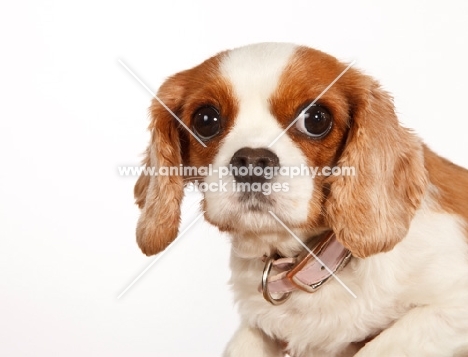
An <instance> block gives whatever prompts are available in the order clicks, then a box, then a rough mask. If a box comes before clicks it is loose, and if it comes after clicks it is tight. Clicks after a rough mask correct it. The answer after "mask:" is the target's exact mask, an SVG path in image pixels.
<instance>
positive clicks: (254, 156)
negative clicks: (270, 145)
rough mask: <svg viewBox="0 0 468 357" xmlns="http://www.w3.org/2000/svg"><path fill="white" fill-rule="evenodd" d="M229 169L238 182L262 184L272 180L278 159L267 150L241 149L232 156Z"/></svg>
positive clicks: (277, 165)
mask: <svg viewBox="0 0 468 357" xmlns="http://www.w3.org/2000/svg"><path fill="white" fill-rule="evenodd" d="M230 167H231V173H232V175H233V176H234V178H235V179H236V181H238V182H250V183H254V182H258V183H263V182H266V181H269V180H270V179H271V178H272V173H274V170H275V167H276V168H277V167H279V159H278V156H276V154H275V153H274V152H272V151H270V150H268V149H264V148H258V149H253V148H242V149H240V150H237V151H236V152H235V154H234V155H233V156H232V158H231V162H230ZM265 176H266V177H265Z"/></svg>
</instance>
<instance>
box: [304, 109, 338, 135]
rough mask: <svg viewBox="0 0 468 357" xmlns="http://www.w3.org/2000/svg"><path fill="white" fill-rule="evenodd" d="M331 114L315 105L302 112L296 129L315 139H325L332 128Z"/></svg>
mask: <svg viewBox="0 0 468 357" xmlns="http://www.w3.org/2000/svg"><path fill="white" fill-rule="evenodd" d="M332 123H333V121H332V116H331V114H330V112H329V111H328V110H327V109H326V108H325V107H322V106H320V105H313V106H311V107H310V108H309V109H307V110H302V111H301V113H300V114H299V119H298V121H297V122H296V128H297V129H298V130H300V131H301V132H303V133H304V134H307V135H308V136H310V137H313V138H323V137H324V136H325V135H327V134H328V133H329V132H330V129H331V127H332Z"/></svg>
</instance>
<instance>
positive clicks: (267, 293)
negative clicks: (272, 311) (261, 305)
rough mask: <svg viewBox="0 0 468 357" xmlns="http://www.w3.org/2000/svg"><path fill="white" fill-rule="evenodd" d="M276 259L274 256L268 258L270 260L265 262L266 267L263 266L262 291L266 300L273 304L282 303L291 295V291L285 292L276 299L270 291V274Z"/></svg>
mask: <svg viewBox="0 0 468 357" xmlns="http://www.w3.org/2000/svg"><path fill="white" fill-rule="evenodd" d="M274 260H275V259H274V258H273V257H270V258H268V260H267V261H266V263H265V267H264V268H263V274H262V293H263V297H264V299H265V300H266V301H268V302H269V303H270V304H272V305H281V304H282V303H284V302H285V301H286V300H287V299H288V298H289V296H290V295H291V292H288V293H284V294H283V295H282V296H281V297H280V298H278V299H275V298H274V297H273V296H271V294H270V291H269V290H268V276H269V275H270V271H271V267H272V266H273V261H274Z"/></svg>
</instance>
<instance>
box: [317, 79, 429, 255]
mask: <svg viewBox="0 0 468 357" xmlns="http://www.w3.org/2000/svg"><path fill="white" fill-rule="evenodd" d="M357 78H361V79H360V80H356V84H357V85H356V86H355V88H354V90H353V91H352V92H350V98H351V100H350V102H351V106H352V113H351V118H350V129H349V132H348V137H347V141H346V143H345V147H344V150H343V152H342V154H341V156H340V158H339V161H338V165H339V166H341V168H342V175H341V176H337V177H332V178H331V179H332V181H331V185H330V194H329V197H328V200H327V203H326V213H327V214H326V216H327V219H328V221H329V224H330V226H331V227H332V229H333V230H334V231H335V234H336V236H337V238H338V240H339V241H340V242H341V243H342V244H343V245H344V246H345V247H346V248H348V249H349V250H350V251H351V252H352V254H353V255H354V256H356V257H361V258H364V257H367V256H370V255H372V254H376V253H379V252H385V251H389V250H391V249H392V248H393V247H394V246H395V245H396V244H397V243H398V242H399V241H401V240H402V239H403V238H404V237H405V235H406V234H407V232H408V228H409V225H410V222H411V219H412V218H413V216H414V213H415V210H416V209H417V208H418V207H419V205H420V203H421V200H422V197H423V195H424V192H425V189H426V182H427V179H426V170H425V168H424V158H423V149H422V144H421V142H420V141H419V139H418V138H417V137H416V136H415V135H413V134H412V133H411V132H410V131H409V130H407V129H405V128H403V127H401V126H400V125H399V123H398V119H397V117H396V114H395V109H394V105H393V100H392V98H391V97H390V96H389V95H388V94H387V93H386V92H385V91H383V90H382V89H381V88H380V86H379V85H378V83H376V82H375V81H373V80H372V79H370V78H368V77H365V76H363V75H361V74H359V75H357ZM359 81H360V82H361V83H359ZM362 82H364V83H362ZM345 167H349V168H354V175H344V173H345V171H344V168H345Z"/></svg>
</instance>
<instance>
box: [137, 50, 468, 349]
mask: <svg viewBox="0 0 468 357" xmlns="http://www.w3.org/2000/svg"><path fill="white" fill-rule="evenodd" d="M150 114H151V123H150V125H149V130H150V132H151V141H150V144H149V146H148V148H147V150H146V154H145V158H144V160H143V165H145V166H146V167H156V168H161V167H176V168H180V169H182V168H186V167H192V168H201V167H205V168H206V167H210V169H211V171H210V172H209V173H208V174H206V175H198V176H197V175H194V174H191V175H188V174H185V175H184V174H173V175H151V176H150V175H148V176H140V177H139V178H138V180H137V183H136V185H135V190H134V193H135V198H136V203H137V204H138V206H139V208H140V209H141V215H140V218H139V221H138V223H137V230H136V236H137V242H138V244H139V247H140V248H141V250H142V251H143V253H145V254H146V255H153V254H157V253H158V252H161V251H162V250H164V249H165V248H166V247H167V246H168V245H169V244H170V243H171V242H172V241H173V240H174V239H175V238H176V236H177V234H178V228H179V221H180V205H181V201H182V198H183V195H184V186H186V185H187V184H192V185H193V184H195V183H198V184H200V182H201V183H202V184H204V185H205V188H206V187H211V188H213V187H216V185H218V184H220V185H223V184H225V187H222V188H223V189H222V190H221V189H218V190H214V189H205V191H204V194H203V200H202V202H201V209H202V211H203V212H204V218H205V219H206V220H207V221H208V222H209V223H211V224H212V225H214V226H216V227H218V228H219V230H221V231H224V232H228V233H229V234H230V236H231V237H232V253H231V262H230V266H231V269H232V278H231V284H232V287H233V291H234V296H235V301H236V303H237V304H238V307H239V312H240V315H241V321H242V323H241V326H240V327H239V329H238V331H237V332H236V333H235V335H234V336H233V338H232V340H231V341H230V342H229V344H228V346H227V347H226V350H225V352H224V356H225V357H250V356H251V357H258V356H275V357H276V356H284V355H285V354H286V353H288V354H289V355H290V356H292V357H306V356H307V357H311V356H314V357H315V356H320V357H322V356H327V357H330V356H359V357H376V356H389V357H402V356H411V357H415V356H418V357H421V356H468V171H467V170H465V169H464V168H461V167H459V166H456V165H455V164H453V163H451V162H449V161H448V160H446V159H444V158H442V157H440V156H438V155H437V154H435V153H434V152H433V151H431V150H430V149H429V148H428V147H427V146H426V145H425V144H424V143H423V142H422V141H421V140H420V139H419V138H418V137H417V136H416V135H415V134H414V133H413V132H412V131H410V130H408V129H406V128H403V127H402V126H401V125H400V124H399V122H398V119H397V116H396V114H395V108H394V105H393V100H392V98H391V96H390V95H389V94H388V93H387V92H385V91H384V90H383V89H382V88H381V86H380V85H379V83H378V82H377V81H376V80H374V79H373V78H371V77H370V76H368V75H365V74H363V73H362V72H361V71H359V70H357V69H355V68H353V67H352V66H346V64H343V63H341V62H340V61H338V60H337V59H335V58H334V57H332V56H330V55H327V54H325V53H323V52H321V51H318V50H315V49H312V48H308V47H304V46H298V45H294V44H286V43H261V44H254V45H249V46H245V47H241V48H237V49H233V50H228V51H225V52H221V53H219V54H217V55H215V56H214V57H212V58H209V59H208V60H206V61H205V62H203V63H201V64H200V65H198V66H196V67H194V68H192V69H189V70H186V71H183V72H180V73H177V74H175V75H173V76H172V77H170V78H169V79H167V80H166V81H165V82H164V84H162V86H161V87H160V89H159V91H158V93H157V99H155V100H154V101H153V102H152V105H151V108H150ZM226 168H227V170H226ZM304 168H317V170H318V171H316V172H315V175H311V174H310V172H309V173H308V174H306V170H303V169H304ZM326 168H328V170H325V169H326ZM346 168H352V169H353V170H354V171H353V172H349V173H348V174H343V171H344V170H345V169H346ZM267 169H269V170H268V171H269V172H270V173H271V172H273V174H270V175H267V174H266V171H267ZM286 169H288V170H286ZM293 169H294V170H293ZM299 169H300V170H301V173H300V174H297V172H298V170H299ZM309 171H311V170H309ZM216 172H217V173H218V174H216ZM219 172H223V173H224V175H223V176H222V177H221V178H220V175H219ZM292 172H294V173H295V175H293V174H292ZM238 184H243V189H242V190H240V189H238V186H237V185H238ZM267 189H268V190H267ZM267 191H268V192H267Z"/></svg>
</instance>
